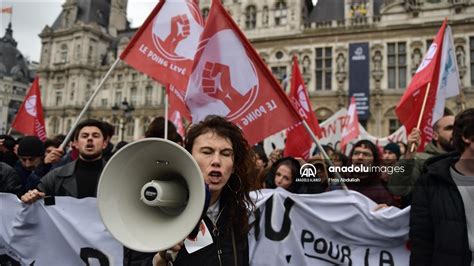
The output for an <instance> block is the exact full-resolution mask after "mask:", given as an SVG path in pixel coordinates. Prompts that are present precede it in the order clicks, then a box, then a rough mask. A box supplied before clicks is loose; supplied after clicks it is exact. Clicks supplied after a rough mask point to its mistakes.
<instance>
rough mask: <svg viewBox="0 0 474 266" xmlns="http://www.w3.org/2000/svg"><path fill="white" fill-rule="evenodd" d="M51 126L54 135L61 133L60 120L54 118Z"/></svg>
mask: <svg viewBox="0 0 474 266" xmlns="http://www.w3.org/2000/svg"><path fill="white" fill-rule="evenodd" d="M51 124H52V128H53V134H58V133H59V119H57V118H56V117H53V119H52V121H51Z"/></svg>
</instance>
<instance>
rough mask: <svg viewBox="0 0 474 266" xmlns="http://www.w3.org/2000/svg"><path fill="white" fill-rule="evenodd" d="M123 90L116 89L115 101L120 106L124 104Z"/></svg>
mask: <svg viewBox="0 0 474 266" xmlns="http://www.w3.org/2000/svg"><path fill="white" fill-rule="evenodd" d="M122 100H123V99H122V91H116V92H115V103H116V104H117V105H118V106H121V105H122Z"/></svg>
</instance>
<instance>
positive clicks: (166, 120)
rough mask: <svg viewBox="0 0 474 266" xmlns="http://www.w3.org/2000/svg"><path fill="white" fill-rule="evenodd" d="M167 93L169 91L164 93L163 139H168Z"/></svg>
mask: <svg viewBox="0 0 474 266" xmlns="http://www.w3.org/2000/svg"><path fill="white" fill-rule="evenodd" d="M168 86H169V85H168ZM168 92H169V90H166V93H165V135H164V136H165V139H168Z"/></svg>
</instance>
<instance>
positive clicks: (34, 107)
mask: <svg viewBox="0 0 474 266" xmlns="http://www.w3.org/2000/svg"><path fill="white" fill-rule="evenodd" d="M12 128H14V129H15V130H16V131H18V132H21V133H23V134H25V135H34V136H38V138H40V139H41V140H45V139H46V130H45V127H44V115H43V105H42V104H41V92H40V89H39V78H38V77H36V78H35V80H34V81H33V84H32V85H31V88H30V91H29V92H28V94H27V95H26V97H25V100H24V101H23V103H22V104H21V106H20V109H19V110H18V113H17V114H16V117H15V120H14V121H13V123H12Z"/></svg>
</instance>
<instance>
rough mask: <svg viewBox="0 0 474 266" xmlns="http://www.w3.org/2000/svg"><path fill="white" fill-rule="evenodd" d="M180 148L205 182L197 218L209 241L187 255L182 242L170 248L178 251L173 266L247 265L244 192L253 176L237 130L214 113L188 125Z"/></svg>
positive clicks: (160, 256) (246, 196)
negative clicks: (203, 209) (204, 205)
mask: <svg viewBox="0 0 474 266" xmlns="http://www.w3.org/2000/svg"><path fill="white" fill-rule="evenodd" d="M185 148H186V150H188V151H189V152H190V153H191V154H192V156H193V157H194V159H195V160H196V161H197V163H198V165H199V167H200V169H201V172H202V174H203V177H204V180H205V182H206V183H207V184H208V185H209V190H210V192H211V200H210V207H209V209H208V210H207V215H205V216H204V217H203V220H204V223H205V225H206V227H207V228H208V229H209V230H207V231H208V232H213V233H212V234H211V235H212V240H213V242H212V244H210V245H208V246H205V247H203V248H201V249H200V250H198V251H196V252H194V253H191V254H189V253H188V252H187V250H186V249H185V248H182V243H181V244H180V245H177V246H175V247H174V248H173V250H175V251H178V252H179V253H178V255H177V257H176V260H175V262H174V263H173V265H249V254H248V232H249V221H248V213H249V209H248V207H250V208H252V206H253V202H252V200H251V199H250V196H249V191H250V187H251V185H252V182H253V181H252V179H253V178H255V174H256V169H255V163H254V154H253V152H252V149H251V148H250V147H249V145H248V143H247V141H246V140H245V138H244V136H243V134H242V131H241V129H240V128H238V127H237V126H235V125H234V124H232V123H230V122H228V121H226V120H225V119H224V118H222V117H217V116H209V117H207V118H206V119H205V120H204V121H202V122H200V123H199V124H196V125H194V126H192V127H191V128H190V130H189V131H188V134H187V136H186V140H185ZM157 237H159V236H157ZM164 257H165V255H164V252H160V253H158V254H157V255H156V256H155V258H156V260H155V265H165V263H166V262H165V260H164ZM234 262H235V264H234Z"/></svg>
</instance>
